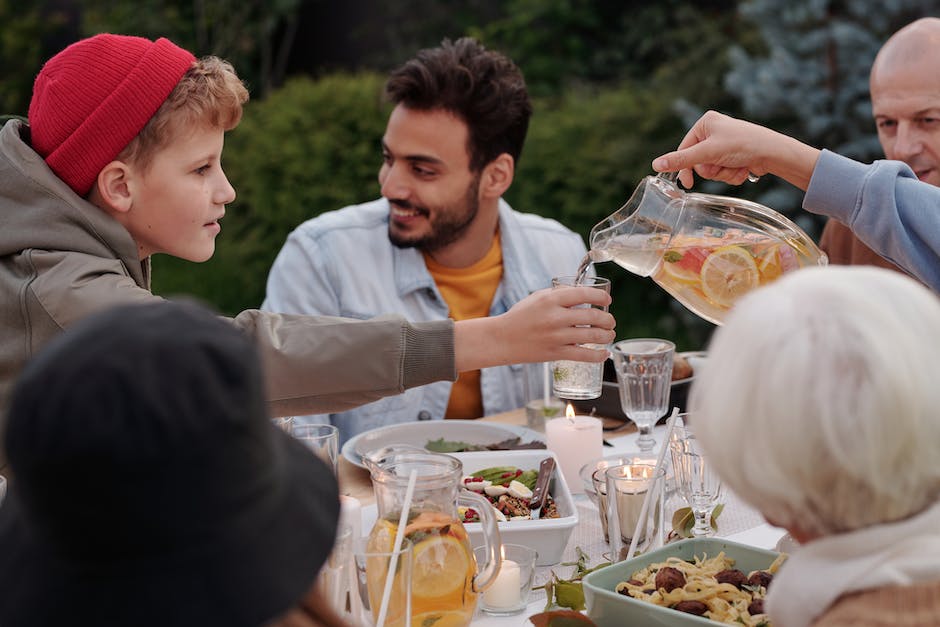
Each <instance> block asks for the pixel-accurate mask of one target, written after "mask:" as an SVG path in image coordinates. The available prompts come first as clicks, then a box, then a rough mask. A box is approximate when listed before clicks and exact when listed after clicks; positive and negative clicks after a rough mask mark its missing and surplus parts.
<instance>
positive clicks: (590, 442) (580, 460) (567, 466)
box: [545, 405, 604, 494]
mask: <svg viewBox="0 0 940 627" xmlns="http://www.w3.org/2000/svg"><path fill="white" fill-rule="evenodd" d="M569 409H570V405H569ZM572 413H573V410H572ZM602 434H603V429H602V423H601V421H600V420H599V419H597V418H593V417H591V416H568V417H566V418H556V419H554V420H549V421H548V422H546V423H545V445H546V446H547V447H548V449H549V450H550V451H554V453H555V456H556V457H558V466H559V468H560V469H561V474H562V475H564V477H565V483H567V484H568V489H570V490H571V492H572V493H573V494H577V493H581V492H584V486H583V485H582V483H581V476H580V471H581V467H582V466H584V465H585V464H586V463H588V462H590V461H592V460H595V459H597V458H598V457H600V456H601V455H602V454H603V452H604V449H603V446H604V445H603V441H604V438H603V435H602Z"/></svg>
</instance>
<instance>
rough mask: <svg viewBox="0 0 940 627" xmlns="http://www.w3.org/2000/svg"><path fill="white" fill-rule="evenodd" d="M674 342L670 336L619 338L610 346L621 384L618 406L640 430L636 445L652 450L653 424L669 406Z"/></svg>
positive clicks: (645, 451)
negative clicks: (619, 339)
mask: <svg viewBox="0 0 940 627" xmlns="http://www.w3.org/2000/svg"><path fill="white" fill-rule="evenodd" d="M675 351H676V346H675V344H673V343H672V342H670V341H669V340H660V339H656V338H643V339H634V340H622V341H620V342H616V343H615V344H614V345H613V346H611V347H610V354H611V357H612V358H613V360H614V366H615V368H616V370H617V381H618V383H619V387H620V406H621V407H622V408H623V413H625V414H626V415H627V417H628V418H629V419H630V420H632V421H633V423H634V424H635V425H636V427H637V429H638V430H639V432H640V437H639V439H638V440H637V445H638V446H639V447H640V451H641V452H643V453H651V452H652V450H653V447H654V446H655V445H656V440H655V439H653V436H652V433H653V425H655V424H656V421H657V420H659V419H660V418H662V417H663V416H665V415H666V411H667V410H668V409H669V388H670V385H671V384H672V358H673V355H674V354H675Z"/></svg>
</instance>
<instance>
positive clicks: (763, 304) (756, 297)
mask: <svg viewBox="0 0 940 627" xmlns="http://www.w3.org/2000/svg"><path fill="white" fill-rule="evenodd" d="M690 404H691V411H692V421H693V422H692V426H693V428H694V429H695V432H696V434H697V436H698V438H699V439H700V440H701V441H702V445H703V447H704V448H705V451H706V453H707V454H708V456H709V459H710V460H711V462H712V463H713V464H714V466H715V468H716V470H717V471H718V474H719V475H720V476H721V477H722V479H723V481H724V482H725V483H726V484H727V485H728V486H729V487H730V488H731V489H732V490H734V491H735V492H736V493H737V494H738V495H740V496H741V498H743V499H744V500H746V501H748V502H749V503H750V504H752V505H753V506H755V507H756V508H757V509H759V510H760V511H761V512H762V513H763V514H764V516H766V517H767V518H768V519H769V520H771V521H772V522H774V523H775V524H777V525H781V526H784V527H787V528H789V529H794V528H797V529H800V530H801V531H802V532H805V533H809V534H812V535H814V536H821V535H828V534H833V533H840V532H844V531H849V530H852V529H858V528H862V527H867V526H870V525H874V524H877V523H880V522H888V521H892V520H898V519H902V518H905V517H907V516H910V515H912V514H915V513H917V512H919V511H921V510H923V509H924V508H925V507H927V506H928V505H930V504H932V503H934V502H936V501H937V500H938V497H940V300H938V298H937V296H936V295H935V294H933V293H932V292H930V291H929V290H928V289H927V288H925V287H924V286H922V285H921V284H919V283H917V282H916V281H914V280H913V279H910V278H908V277H906V276H904V275H902V274H899V273H897V272H893V271H890V270H883V269H879V268H873V267H865V266H857V267H848V266H841V267H838V266H831V267H819V268H807V269H802V270H799V271H797V272H794V273H792V274H790V275H787V276H785V277H783V278H781V279H780V280H779V281H776V282H775V283H773V284H771V285H770V286H768V287H764V288H761V289H759V290H756V291H755V292H754V293H752V294H749V295H748V296H747V297H745V298H743V299H742V300H741V301H740V302H739V303H738V304H737V305H735V308H734V310H733V311H732V312H731V313H730V315H729V316H728V319H727V321H726V323H725V325H724V326H723V327H722V328H720V329H718V330H717V331H716V333H715V335H714V337H713V338H712V341H711V343H710V346H709V352H708V360H707V363H706V364H705V366H704V367H702V368H701V372H700V373H697V374H696V380H695V382H694V384H693V387H692V391H691V399H690Z"/></svg>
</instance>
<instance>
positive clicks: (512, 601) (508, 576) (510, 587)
mask: <svg viewBox="0 0 940 627" xmlns="http://www.w3.org/2000/svg"><path fill="white" fill-rule="evenodd" d="M521 587H522V573H521V571H520V569H519V564H517V563H516V562H514V561H512V560H508V559H505V558H504V559H503V561H502V563H501V565H500V567H499V573H497V575H496V579H495V580H494V581H493V585H491V586H490V587H489V588H487V589H486V590H485V591H484V592H483V603H484V604H485V605H486V606H487V607H491V608H494V609H499V608H513V607H516V606H517V605H519V604H520V603H521V601H522V596H521V593H520V588H521Z"/></svg>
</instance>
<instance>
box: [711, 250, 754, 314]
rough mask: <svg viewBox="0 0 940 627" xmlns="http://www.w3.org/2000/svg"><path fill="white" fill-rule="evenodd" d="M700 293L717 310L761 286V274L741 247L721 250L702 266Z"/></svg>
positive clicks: (749, 254) (748, 254) (751, 258)
mask: <svg viewBox="0 0 940 627" xmlns="http://www.w3.org/2000/svg"><path fill="white" fill-rule="evenodd" d="M701 278H702V291H703V292H704V293H705V296H706V297H707V298H708V299H709V300H710V301H712V302H713V303H715V304H716V305H718V306H719V307H731V305H733V304H734V303H735V301H736V300H737V299H738V298H740V297H741V296H743V295H744V294H746V293H747V292H749V291H751V290H752V289H754V288H755V287H757V286H758V285H760V271H759V270H758V269H757V264H756V263H755V262H754V258H753V257H752V256H751V253H749V252H748V251H747V250H745V249H744V248H742V247H741V246H735V245H734V244H731V245H729V246H722V247H721V248H718V249H716V250H715V251H714V252H713V253H712V254H710V255H709V256H708V257H707V258H706V259H705V262H704V263H703V264H702V272H701Z"/></svg>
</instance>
